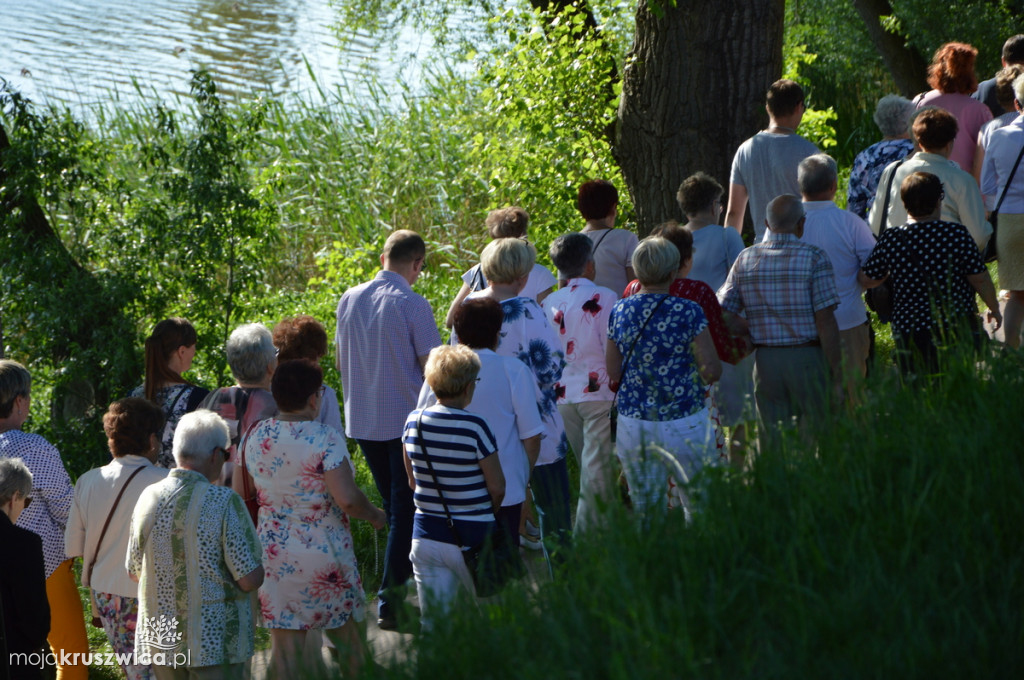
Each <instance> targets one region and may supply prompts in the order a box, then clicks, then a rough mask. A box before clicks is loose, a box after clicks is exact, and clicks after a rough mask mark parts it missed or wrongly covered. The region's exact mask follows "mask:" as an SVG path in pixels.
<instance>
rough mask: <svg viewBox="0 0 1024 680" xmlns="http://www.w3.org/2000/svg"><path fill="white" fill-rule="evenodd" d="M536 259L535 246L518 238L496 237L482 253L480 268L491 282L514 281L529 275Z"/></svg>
mask: <svg viewBox="0 0 1024 680" xmlns="http://www.w3.org/2000/svg"><path fill="white" fill-rule="evenodd" d="M536 261H537V253H536V251H535V250H534V249H533V247H532V246H530V245H529V244H527V243H526V241H523V240H522V239H518V238H496V239H494V240H493V241H491V242H490V243H488V244H487V246H486V247H485V248H484V250H483V252H482V253H480V269H481V271H483V273H484V277H485V278H486V279H487V280H488V281H489V282H491V283H512V282H513V281H515V280H517V279H520V278H522V277H524V276H527V275H528V274H529V273H530V270H532V269H533V264H534V263H535V262H536Z"/></svg>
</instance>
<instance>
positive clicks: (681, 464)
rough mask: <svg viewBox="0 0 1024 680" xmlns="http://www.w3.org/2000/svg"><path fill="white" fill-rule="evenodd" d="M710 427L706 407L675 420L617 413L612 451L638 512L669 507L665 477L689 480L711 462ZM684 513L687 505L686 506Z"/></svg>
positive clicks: (714, 461)
mask: <svg viewBox="0 0 1024 680" xmlns="http://www.w3.org/2000/svg"><path fill="white" fill-rule="evenodd" d="M714 442H715V434H714V427H713V426H712V423H711V417H710V415H709V414H708V410H707V409H701V410H700V411H698V412H697V413H694V414H693V415H690V416H687V417H685V418H679V419H678V420H664V421H657V420H640V419H638V418H630V417H628V416H623V415H622V414H619V425H618V433H617V436H616V443H615V453H616V454H617V455H618V457H619V460H620V461H621V462H622V468H623V470H624V471H625V473H626V481H627V482H629V497H630V500H631V501H632V502H633V510H634V511H635V512H636V513H637V514H639V515H647V514H662V513H664V511H665V509H666V508H667V507H668V497H667V494H668V479H669V477H670V476H672V477H675V478H676V481H677V482H679V483H680V484H686V483H688V482H689V481H690V480H692V479H693V478H694V477H695V476H696V475H697V473H698V472H700V471H701V469H702V468H703V467H704V466H705V465H716V464H717V463H718V454H717V451H716V450H715V445H714ZM686 510H687V511H688V512H689V511H691V510H692V508H691V507H689V506H688V504H687V506H686Z"/></svg>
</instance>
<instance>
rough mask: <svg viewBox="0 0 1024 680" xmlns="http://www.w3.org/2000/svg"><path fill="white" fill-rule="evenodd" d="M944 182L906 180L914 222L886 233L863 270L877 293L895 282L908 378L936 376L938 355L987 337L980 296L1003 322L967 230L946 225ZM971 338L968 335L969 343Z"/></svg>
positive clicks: (903, 193)
mask: <svg viewBox="0 0 1024 680" xmlns="http://www.w3.org/2000/svg"><path fill="white" fill-rule="evenodd" d="M944 195H945V194H944V192H943V189H942V182H940V181H939V178H938V177H936V176H935V175H933V174H931V173H928V172H915V173H913V174H911V175H909V176H907V178H906V179H904V180H903V184H902V185H901V186H900V197H901V198H902V200H903V204H904V205H905V206H906V208H907V214H908V215H909V216H910V221H909V222H907V223H906V224H904V225H903V226H901V227H895V228H890V229H886V230H885V231H883V232H882V234H881V236H879V238H878V244H877V245H876V246H875V249H874V250H873V251H872V253H871V256H870V257H869V258H868V261H867V262H865V263H864V267H863V269H862V270H861V272H860V279H861V284H862V285H863V286H864V287H865V288H874V287H875V286H877V285H879V284H881V283H882V282H883V281H884V280H885V279H886V278H889V277H892V281H891V284H892V296H893V312H892V331H893V333H892V334H893V339H894V340H895V341H896V350H897V354H896V362H897V364H898V365H899V368H900V371H901V372H902V373H903V374H904V375H910V374H912V373H915V372H918V370H919V369H924V370H925V371H927V372H930V373H933V372H935V371H937V370H938V351H939V348H941V347H944V346H949V347H953V346H955V345H962V344H963V343H964V342H970V343H972V344H973V346H974V348H975V349H980V346H981V341H982V337H983V331H982V330H981V327H980V326H981V324H980V323H979V319H978V307H977V305H976V304H975V302H974V294H975V292H977V293H978V295H980V296H981V298H982V300H984V302H985V304H986V305H988V309H989V311H988V319H989V321H991V322H994V323H995V324H996V327H997V328H998V326H999V325H1000V324H1001V323H1002V315H1001V314H1000V313H999V303H998V301H997V300H996V291H995V286H993V285H992V278H991V277H990V276H989V274H988V270H987V269H986V268H985V263H984V262H983V261H982V259H981V254H980V252H979V251H978V247H977V244H976V243H975V242H974V239H973V238H971V235H970V233H968V231H967V228H966V227H965V226H963V225H962V224H956V223H954V222H943V221H941V220H940V219H939V217H940V215H941V214H942V199H943V196H944ZM965 334H966V337H965Z"/></svg>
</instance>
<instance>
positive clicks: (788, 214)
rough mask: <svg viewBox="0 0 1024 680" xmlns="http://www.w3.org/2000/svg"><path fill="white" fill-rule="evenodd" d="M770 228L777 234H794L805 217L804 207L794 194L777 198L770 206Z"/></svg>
mask: <svg viewBox="0 0 1024 680" xmlns="http://www.w3.org/2000/svg"><path fill="white" fill-rule="evenodd" d="M767 213H768V228H769V229H771V230H772V232H774V233H776V234H792V233H795V232H796V225H797V223H798V222H799V221H800V219H801V218H803V216H804V206H803V205H802V204H801V202H800V199H799V198H798V197H797V196H794V195H793V194H782V195H781V196H776V197H775V198H773V199H772V200H771V202H770V203H769V204H768V210H767Z"/></svg>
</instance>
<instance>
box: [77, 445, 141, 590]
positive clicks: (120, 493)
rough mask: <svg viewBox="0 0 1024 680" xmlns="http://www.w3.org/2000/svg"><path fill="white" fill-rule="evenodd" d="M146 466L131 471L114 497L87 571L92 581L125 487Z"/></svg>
mask: <svg viewBox="0 0 1024 680" xmlns="http://www.w3.org/2000/svg"><path fill="white" fill-rule="evenodd" d="M144 467H146V466H145V465H140V466H139V467H137V468H135V472H133V473H131V474H130V475H129V476H128V479H126V480H125V481H124V484H122V485H121V490H120V491H118V492H117V498H115V499H114V504H113V505H111V506H110V512H108V513H107V521H105V522H104V523H103V528H102V529H101V530H100V539H99V540H98V541H96V550H95V552H93V554H92V559H91V560H89V571H88V572H86V573H87V574H88V576H89V577H90V578H89V580H90V581H91V580H92V568H93V567H94V566H96V556H97V555H99V554H100V546H101V545H103V537H104V536H106V535H107V527H109V526H110V520H111V518H113V516H114V511H115V510H117V506H118V504H119V503H120V502H121V496H123V495H124V492H125V489H127V488H128V485H129V484H131V483H132V480H133V479H135V475H137V474H139V473H140V472H142V468H144Z"/></svg>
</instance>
